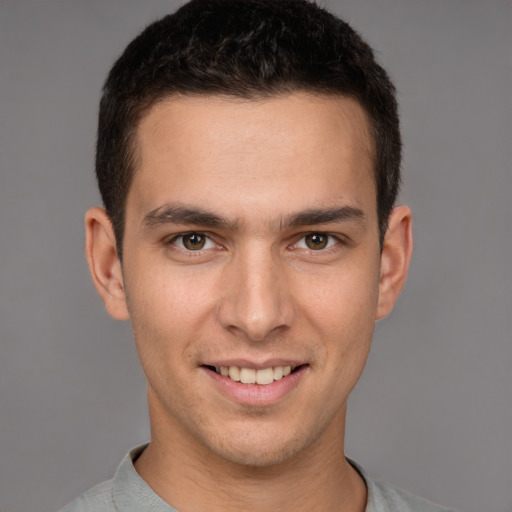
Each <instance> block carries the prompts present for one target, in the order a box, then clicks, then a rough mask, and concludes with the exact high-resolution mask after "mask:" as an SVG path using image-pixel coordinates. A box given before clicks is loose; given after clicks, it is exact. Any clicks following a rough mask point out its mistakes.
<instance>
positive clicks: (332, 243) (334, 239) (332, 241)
mask: <svg viewBox="0 0 512 512" xmlns="http://www.w3.org/2000/svg"><path fill="white" fill-rule="evenodd" d="M192 235H197V236H199V237H204V238H205V240H206V241H205V244H211V245H212V246H216V247H220V246H219V245H218V244H217V243H216V242H214V241H213V239H212V237H211V236H209V235H208V234H206V233H204V232H202V231H188V232H186V233H180V234H179V235H176V236H174V237H172V238H171V239H169V240H168V241H166V245H168V246H171V247H172V248H173V249H174V250H178V251H181V252H182V253H185V254H187V256H194V255H197V256H199V255H201V254H204V251H209V250H210V249H212V248H214V247H206V248H200V249H197V250H193V249H189V248H187V247H186V246H185V245H184V242H183V240H184V238H185V237H187V236H192ZM314 235H317V236H320V237H327V238H328V240H327V246H326V247H324V248H320V249H311V248H308V247H297V245H298V244H299V243H300V242H303V244H304V245H306V241H305V240H306V239H307V237H308V236H314ZM178 241H181V247H180V246H178V245H177V242H178ZM291 245H292V248H293V249H292V250H304V251H307V252H309V253H311V254H326V253H327V254H328V253H330V252H332V251H333V250H335V248H336V246H338V245H346V240H345V239H344V238H343V237H341V236H340V235H333V234H331V233H326V232H324V231H310V232H309V233H305V234H303V235H302V236H301V237H300V238H299V239H298V240H297V241H296V242H294V243H293V244H291Z"/></svg>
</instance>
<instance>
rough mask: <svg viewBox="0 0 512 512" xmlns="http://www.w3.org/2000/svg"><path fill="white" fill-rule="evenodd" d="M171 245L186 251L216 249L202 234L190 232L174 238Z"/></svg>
mask: <svg viewBox="0 0 512 512" xmlns="http://www.w3.org/2000/svg"><path fill="white" fill-rule="evenodd" d="M170 243H171V244H173V245H175V246H176V247H178V248H180V249H184V250H186V251H200V250H203V249H212V248H214V247H216V245H215V243H214V242H213V241H212V240H211V239H210V238H209V237H207V236H206V235H205V234H204V233H198V232H195V231H193V232H191V233H185V234H183V235H178V236H176V237H174V238H173V239H172V240H171V242H170Z"/></svg>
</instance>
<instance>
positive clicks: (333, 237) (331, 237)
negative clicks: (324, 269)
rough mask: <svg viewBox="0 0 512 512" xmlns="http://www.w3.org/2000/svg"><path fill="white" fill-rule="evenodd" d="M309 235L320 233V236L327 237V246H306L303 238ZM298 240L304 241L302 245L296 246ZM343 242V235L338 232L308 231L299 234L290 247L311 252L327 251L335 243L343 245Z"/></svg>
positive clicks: (344, 242) (335, 244) (344, 241)
mask: <svg viewBox="0 0 512 512" xmlns="http://www.w3.org/2000/svg"><path fill="white" fill-rule="evenodd" d="M310 235H322V236H326V237H328V238H329V241H328V242H327V247H324V248H323V249H316V250H315V249H311V248H310V247H307V246H306V244H305V242H304V240H305V238H306V237H307V236H310ZM333 241H334V243H331V242H333ZM300 242H304V247H298V244H299V243H300ZM345 244H346V240H345V237H343V236H342V235H340V234H333V233H328V232H326V231H308V232H307V233H304V234H302V235H301V236H300V238H298V240H297V241H296V242H294V243H293V244H292V247H293V249H300V250H305V251H309V252H311V253H322V252H327V251H329V249H333V248H334V247H336V246H337V245H345Z"/></svg>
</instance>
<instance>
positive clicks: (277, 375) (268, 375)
mask: <svg viewBox="0 0 512 512" xmlns="http://www.w3.org/2000/svg"><path fill="white" fill-rule="evenodd" d="M215 370H216V371H217V373H220V374H221V375H223V376H224V377H229V378H230V379H232V380H234V381H236V382H243V383H244V384H262V385H265V384H271V383H272V382H274V381H275V380H279V379H282V378H283V377H286V376H287V375H290V373H291V371H292V367H291V366H274V367H273V368H272V367H271V368H264V369H263V370H254V369H253V368H240V367H239V366H219V367H216V368H215Z"/></svg>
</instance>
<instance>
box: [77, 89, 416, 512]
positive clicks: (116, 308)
mask: <svg viewBox="0 0 512 512" xmlns="http://www.w3.org/2000/svg"><path fill="white" fill-rule="evenodd" d="M368 126H369V125H368V121H367V118H366V116H365V113H364V111H363V110H362V108H361V107H360V106H359V104H358V103H357V102H356V101H354V100H351V99H348V98H342V97H324V96H312V95H308V94H305V93H296V94H290V95H283V96H276V97H272V98H268V99H264V100H258V101H248V100H241V99H233V98H225V97H198V96H185V97H178V98H169V99H167V100H165V101H162V102H160V103H159V104H157V105H155V106H154V107H153V108H152V109H151V110H150V111H149V113H148V114H147V115H146V117H145V118H144V119H143V120H142V122H141V124H140V126H139V128H138V140H137V151H138V167H137V172H136V175H135V178H134V181H133V183H132V185H131V188H130V191H129V194H128V197H127V202H126V231H125V236H124V240H123V253H124V256H123V258H124V259H123V264H122V265H121V263H120V261H119V259H118V257H117V252H116V245H115V239H114V235H113V231H112V226H111V223H110V221H109V219H108V217H107V216H106V214H105V212H104V211H103V210H102V209H100V208H93V209H91V210H89V212H88V213H87V216H86V231H87V242H86V253H87V258H88V261H89V265H90V268H91V274H92V277H93V280H94V282H95V285H96V287H97V289H98V292H99V294H100V296H101V297H102V299H103V300H104V302H105V305H106V308H107V310H108V311H109V313H110V314H111V315H112V316H113V317H114V318H117V319H122V320H126V319H130V320H131V322H132V325H133V331H134V336H135V340H136V345H137V350H138V353H139V357H140V360H141V364H142V367H143V369H144V371H145V374H146V377H147V382H148V400H149V412H150V421H151V443H150V445H149V447H148V448H147V449H146V450H145V451H144V453H143V454H142V456H141V457H140V459H139V460H138V461H137V462H136V469H137V471H138V472H139V474H140V475H141V476H142V477H143V478H144V479H145V480H146V481H147V482H148V484H149V485H150V486H151V487H152V488H153V489H154V491H155V492H156V493H157V494H159V495H160V496H161V497H162V498H163V499H164V500H166V501H167V502H169V503H170V504H172V505H173V506H174V507H176V508H177V509H179V510H180V511H182V512H187V511H195V510H206V509H208V510H210V511H216V510H223V511H230V510H246V511H253V510H254V511H263V510H265V511H266V510H270V509H271V507H272V508H276V509H277V508H278V507H279V508H281V509H284V510H297V511H301V510H304V511H305V510H325V511H330V510H333V511H334V510H336V511H340V510H341V511H351V512H355V511H363V510H364V508H365V505H366V489H365V486H364V483H363V481H362V479H361V478H360V477H359V475H358V474H357V473H356V472H355V470H353V468H352V467H351V466H350V465H349V464H348V463H347V461H346V460H345V458H344V431H345V416H346V405H347V399H348V396H349V394H350V392H351V390H352V389H353V387H354V386H355V384H356V382H357V380H358V379H359V377H360V375H361V373H362V371H363V368H364V365H365V362H366V358H367V356H368V352H369V349H370V344H371V339H372V334H373V329H374V324H375V321H376V320H377V319H379V318H382V317H384V316H386V315H387V314H388V313H389V312H390V311H391V309H392V307H393V305H394V303H395V301H396V299H397V297H398V295H399V293H400V291H401V289H402V286H403V284H404V281H405V278H406V274H407V269H408V265H409V260H410V256H411V251H412V238H411V213H410V211H409V209H408V208H407V207H398V208H395V210H394V211H393V213H392V214H391V217H390V222H389V229H388V232H387V233H386V236H385V240H384V244H383V246H382V248H381V247H380V245H379V236H378V222H377V208H376V188H375V183H374V179H373V172H372V168H373V167H372V166H373V144H372V140H371V137H370V135H369V127H368ZM184 208H188V209H189V210H190V209H195V210H198V209H200V210H201V213H204V212H208V214H209V216H210V217H208V216H206V217H205V216H204V215H203V216H202V217H201V218H198V217H197V216H196V217H195V218H194V219H191V218H190V216H185V217H186V218H183V215H182V213H183V209H184ZM340 208H341V209H344V210H342V212H345V214H346V215H344V216H341V217H340V215H339V209H340ZM166 209H167V210H168V211H167V215H162V212H163V211H165V210H166ZM319 209H320V210H322V212H323V213H322V212H320V215H319V216H318V215H317V218H316V219H311V215H309V216H308V215H304V212H306V213H309V214H310V213H311V210H319ZM325 210H329V211H331V212H332V210H336V211H337V212H338V216H337V218H335V219H334V220H333V219H330V220H329V219H328V218H327V216H326V215H325ZM169 212H171V213H172V215H171V214H170V213H169ZM176 212H181V213H180V215H177V216H176V215H175V213H176ZM317 213H318V212H317ZM301 214H302V215H301ZM213 216H216V217H215V218H214V220H217V221H218V220H219V218H220V220H222V221H223V222H222V223H220V224H219V222H216V223H215V222H212V220H211V219H212V217H213ZM176 217H179V218H176ZM334 217H336V215H334ZM171 220H172V221H171ZM190 232H194V233H197V234H199V237H201V236H205V237H207V238H205V239H204V240H205V245H204V247H203V249H200V250H190V249H188V248H187V246H186V245H184V242H190V240H192V241H194V239H193V238H192V239H190V238H187V237H185V238H183V236H182V235H183V234H184V233H185V234H188V233H190ZM314 233H319V236H320V238H317V239H316V240H317V241H318V240H321V241H322V243H325V242H327V245H326V246H325V247H324V246H323V245H322V243H321V244H319V245H317V246H313V248H311V247H310V246H308V243H311V241H312V240H314V239H312V238H311V234H314ZM195 240H202V239H201V238H196V239H195ZM198 245H200V244H198ZM310 245H311V244H310ZM189 247H190V246H189ZM194 249H195V247H194ZM270 359H273V360H276V359H278V360H283V361H289V360H291V361H295V362H298V363H300V364H301V365H303V367H302V368H303V371H302V373H301V375H300V378H299V379H298V380H297V383H296V384H295V385H294V386H292V387H291V389H290V390H289V391H288V392H287V393H285V394H284V396H282V397H280V398H279V399H277V400H274V401H270V402H268V403H267V402H264V401H262V403H261V404H259V403H250V404H247V403H241V402H240V401H237V400H233V399H232V397H230V396H228V395H226V394H225V393H224V392H223V391H222V389H220V388H219V387H218V386H217V385H216V384H215V382H214V380H213V379H212V372H210V370H207V369H206V368H205V366H204V365H205V364H208V363H212V362H219V361H224V362H225V361H228V362H229V361H234V360H237V361H245V362H248V363H247V364H253V365H255V366H258V365H259V366H265V363H266V362H268V361H269V360H270Z"/></svg>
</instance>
